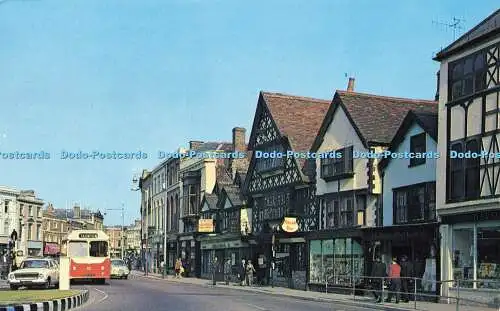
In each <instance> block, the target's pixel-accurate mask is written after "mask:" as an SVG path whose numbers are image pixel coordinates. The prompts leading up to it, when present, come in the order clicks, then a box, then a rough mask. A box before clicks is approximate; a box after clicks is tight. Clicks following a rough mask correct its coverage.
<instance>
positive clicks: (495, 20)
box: [434, 9, 500, 61]
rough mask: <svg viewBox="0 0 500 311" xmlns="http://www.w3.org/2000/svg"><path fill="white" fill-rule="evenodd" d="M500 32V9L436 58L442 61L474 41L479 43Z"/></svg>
mask: <svg viewBox="0 0 500 311" xmlns="http://www.w3.org/2000/svg"><path fill="white" fill-rule="evenodd" d="M499 31H500V9H498V10H496V11H495V12H493V13H492V14H491V15H490V16H488V17H486V18H485V19H484V20H483V21H481V22H480V23H479V24H478V25H476V26H475V27H474V28H472V29H471V30H469V31H468V32H466V33H465V34H464V35H462V36H461V37H460V38H458V39H457V40H455V41H454V42H453V43H452V44H450V45H449V46H447V47H446V48H444V49H443V50H441V51H440V52H439V53H438V54H437V55H436V57H435V58H434V59H435V60H437V61H440V60H442V59H444V58H446V57H447V56H450V55H452V54H454V53H455V52H458V51H459V50H460V49H462V48H465V47H467V46H469V45H470V44H472V43H473V42H474V41H479V40H481V39H482V38H485V37H487V36H489V35H491V34H493V33H495V32H499Z"/></svg>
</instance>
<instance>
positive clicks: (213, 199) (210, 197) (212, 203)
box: [205, 193, 217, 209]
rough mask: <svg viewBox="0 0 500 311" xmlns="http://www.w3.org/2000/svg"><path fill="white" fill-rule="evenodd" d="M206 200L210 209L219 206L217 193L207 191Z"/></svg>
mask: <svg viewBox="0 0 500 311" xmlns="http://www.w3.org/2000/svg"><path fill="white" fill-rule="evenodd" d="M205 201H206V202H207V204H208V206H209V207H210V209H216V208H217V195H215V194H211V193H205Z"/></svg>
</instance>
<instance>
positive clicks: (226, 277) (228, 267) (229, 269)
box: [224, 258, 233, 285]
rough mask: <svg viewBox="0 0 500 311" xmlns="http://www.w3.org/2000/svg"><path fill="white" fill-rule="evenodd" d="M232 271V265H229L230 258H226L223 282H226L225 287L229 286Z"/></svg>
mask: <svg viewBox="0 0 500 311" xmlns="http://www.w3.org/2000/svg"><path fill="white" fill-rule="evenodd" d="M232 269H233V265H232V264H231V258H227V259H226V263H225V264H224V281H225V282H226V285H229V282H230V281H231V274H232Z"/></svg>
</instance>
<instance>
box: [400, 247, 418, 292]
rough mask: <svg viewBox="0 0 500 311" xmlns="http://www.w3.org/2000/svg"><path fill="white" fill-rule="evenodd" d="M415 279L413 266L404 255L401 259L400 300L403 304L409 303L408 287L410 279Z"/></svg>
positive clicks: (410, 282)
mask: <svg viewBox="0 0 500 311" xmlns="http://www.w3.org/2000/svg"><path fill="white" fill-rule="evenodd" d="M413 277H415V273H414V270H413V265H412V263H411V262H409V261H408V257H407V256H406V255H404V256H403V257H401V287H402V289H403V294H402V297H401V298H402V300H403V301H404V302H408V301H410V299H411V297H410V285H411V284H412V283H413V282H412V279H411V278H413Z"/></svg>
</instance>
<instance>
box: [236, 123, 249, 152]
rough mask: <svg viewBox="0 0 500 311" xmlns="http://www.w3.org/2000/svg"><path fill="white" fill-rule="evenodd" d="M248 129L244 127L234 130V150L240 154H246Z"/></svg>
mask: <svg viewBox="0 0 500 311" xmlns="http://www.w3.org/2000/svg"><path fill="white" fill-rule="evenodd" d="M246 131H247V130H246V129H245V128H243V127H235V128H233V150H234V151H238V152H245V151H246V150H247V148H246V145H247V144H246V142H245V139H246V138H245V133H246Z"/></svg>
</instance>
